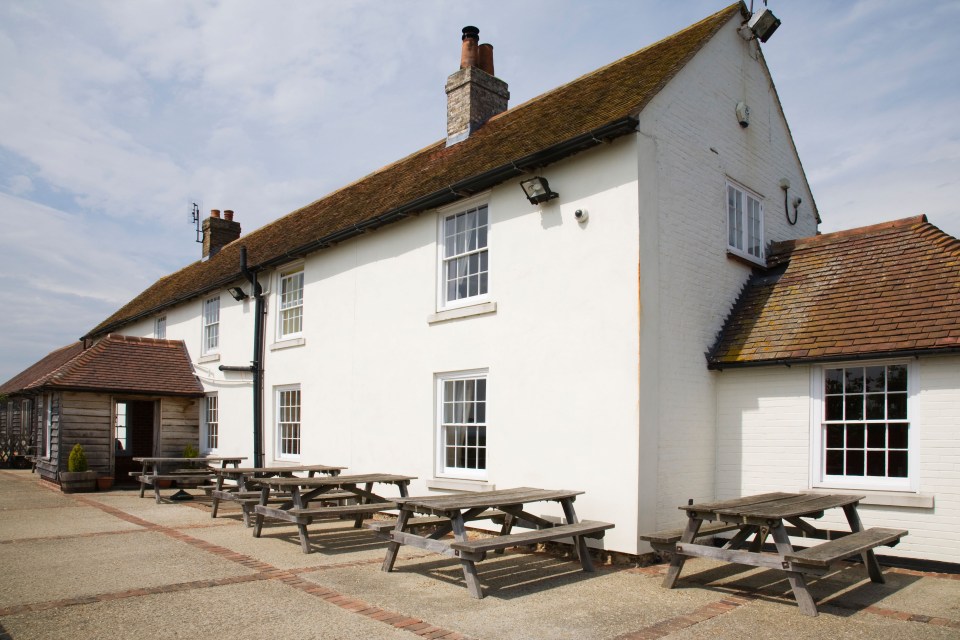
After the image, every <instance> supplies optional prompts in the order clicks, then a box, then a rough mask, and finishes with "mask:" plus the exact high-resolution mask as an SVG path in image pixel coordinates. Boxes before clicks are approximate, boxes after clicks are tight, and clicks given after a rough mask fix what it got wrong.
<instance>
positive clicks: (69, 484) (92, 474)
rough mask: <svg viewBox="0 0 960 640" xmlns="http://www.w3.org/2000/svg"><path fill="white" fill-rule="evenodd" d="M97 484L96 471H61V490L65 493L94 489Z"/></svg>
mask: <svg viewBox="0 0 960 640" xmlns="http://www.w3.org/2000/svg"><path fill="white" fill-rule="evenodd" d="M96 486H97V472H96V471H61V472H60V490H61V491H63V492H64V493H78V492H82V491H93V489H94V487H96Z"/></svg>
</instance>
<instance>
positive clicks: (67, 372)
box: [3, 334, 203, 396]
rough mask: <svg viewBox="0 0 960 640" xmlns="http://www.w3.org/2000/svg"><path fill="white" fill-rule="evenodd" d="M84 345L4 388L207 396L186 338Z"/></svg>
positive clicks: (113, 339) (115, 339)
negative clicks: (87, 346) (187, 346)
mask: <svg viewBox="0 0 960 640" xmlns="http://www.w3.org/2000/svg"><path fill="white" fill-rule="evenodd" d="M82 347H83V344H82V343H80V342H77V343H74V344H72V345H70V346H68V347H64V348H62V349H59V350H57V351H54V352H53V353H52V354H50V355H48V356H47V357H46V358H44V359H43V360H41V361H40V362H38V363H37V364H35V365H33V366H32V367H30V368H29V369H27V370H26V371H24V372H23V373H21V374H20V375H18V376H16V377H15V378H14V379H13V380H11V381H10V382H8V383H7V384H5V385H4V387H3V389H4V391H6V389H7V387H8V386H11V387H13V386H16V389H13V388H11V390H10V391H9V393H12V392H34V391H41V390H46V389H60V390H71V391H96V392H110V393H147V394H150V395H166V396H202V395H203V387H202V386H201V385H200V382H199V381H198V380H197V377H196V375H194V373H193V365H192V364H191V363H190V356H189V354H188V353H187V348H186V345H184V343H183V342H182V341H179V340H157V339H154V338H137V337H134V336H121V335H114V334H110V335H107V336H105V337H104V338H103V339H102V340H100V341H99V342H97V343H96V344H95V345H93V346H92V347H90V348H89V349H83V348H82ZM68 355H69V357H66V356H68Z"/></svg>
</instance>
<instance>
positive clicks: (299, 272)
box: [276, 264, 306, 340]
mask: <svg viewBox="0 0 960 640" xmlns="http://www.w3.org/2000/svg"><path fill="white" fill-rule="evenodd" d="M296 279H299V281H300V298H299V301H296V300H294V301H286V300H284V294H283V289H284V284H285V282H287V281H293V280H296ZM305 285H306V280H305V278H304V266H303V264H298V265H291V266H289V267H286V268H284V269H281V270H280V271H278V272H277V296H276V298H277V340H292V339H295V338H302V337H303V320H304V316H303V311H304V309H303V299H304V293H305ZM287 312H291V313H292V314H296V313H297V312H298V313H299V320H300V328H299V330H297V331H290V332H289V333H286V332H285V331H284V329H285V327H284V324H285V323H284V315H285V314H286V313H287Z"/></svg>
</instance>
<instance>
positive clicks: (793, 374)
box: [717, 356, 960, 563]
mask: <svg viewBox="0 0 960 640" xmlns="http://www.w3.org/2000/svg"><path fill="white" fill-rule="evenodd" d="M913 372H914V374H915V375H916V380H915V382H917V383H918V384H919V385H920V391H919V393H918V394H917V396H916V398H915V399H914V401H913V402H912V404H911V405H910V414H911V437H912V438H918V439H919V445H920V447H919V449H920V450H919V457H918V459H915V460H911V464H917V465H918V466H917V468H916V470H917V472H918V473H919V492H920V493H921V494H924V495H932V496H933V499H934V507H933V508H932V509H926V508H915V507H894V506H879V505H861V506H860V508H859V512H860V517H861V519H862V520H863V524H864V526H866V527H877V526H881V527H893V528H902V529H907V530H909V531H910V535H908V536H907V537H906V538H904V539H903V540H902V541H901V542H900V544H899V545H898V546H896V547H893V548H887V547H881V548H880V549H879V550H878V552H879V553H881V554H883V555H890V556H902V557H907V558H918V559H926V560H935V561H941V562H953V563H958V562H960V544H957V539H956V531H957V530H958V528H960V465H958V461H960V429H958V428H957V416H960V357H955V356H954V357H936V358H920V359H919V360H917V361H916V362H915V366H914V369H913ZM718 380H719V382H718V397H719V406H718V413H717V415H718V447H717V497H718V498H720V499H725V498H733V497H738V496H742V495H750V494H755V493H763V492H767V491H799V490H804V489H808V488H810V486H811V479H810V463H809V461H810V455H811V453H810V444H809V443H810V439H811V424H810V399H809V390H810V368H809V367H792V368H787V367H763V368H757V369H737V370H727V371H724V372H722V373H720V374H719V376H718ZM822 522H823V523H824V524H825V525H830V526H835V527H839V528H845V526H846V521H845V520H844V518H843V514H842V513H841V512H840V511H838V510H834V511H831V512H828V513H827V514H826V516H825V517H824V519H823V520H822Z"/></svg>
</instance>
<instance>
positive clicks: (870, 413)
mask: <svg viewBox="0 0 960 640" xmlns="http://www.w3.org/2000/svg"><path fill="white" fill-rule="evenodd" d="M883 401H884V397H883V394H882V393H871V394H870V395H868V396H867V420H883V419H884V418H885V417H886V416H885V415H884V409H885V408H886V407H885V406H884V402H883Z"/></svg>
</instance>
